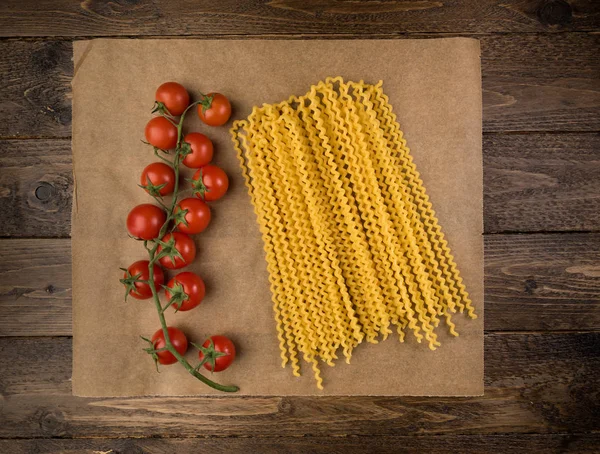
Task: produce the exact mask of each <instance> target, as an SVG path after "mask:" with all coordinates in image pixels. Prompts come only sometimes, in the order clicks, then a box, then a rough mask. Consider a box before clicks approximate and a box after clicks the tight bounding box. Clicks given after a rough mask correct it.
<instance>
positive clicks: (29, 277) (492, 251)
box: [0, 234, 600, 336]
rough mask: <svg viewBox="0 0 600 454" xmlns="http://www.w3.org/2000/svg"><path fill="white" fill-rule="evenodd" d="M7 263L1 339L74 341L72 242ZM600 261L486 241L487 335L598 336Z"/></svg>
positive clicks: (2, 250) (12, 244)
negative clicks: (575, 333) (561, 332)
mask: <svg viewBox="0 0 600 454" xmlns="http://www.w3.org/2000/svg"><path fill="white" fill-rule="evenodd" d="M0 255H1V256H2V257H3V260H2V262H0V336H70V335H71V334H72V327H71V248H70V241H69V240H68V239H62V240H61V239H55V240H52V239H48V240H35V241H32V240H2V241H0ZM598 257H600V234H538V235H489V236H486V237H485V328H486V330H488V331H516V330H525V331H554V330H588V329H590V330H593V329H598V327H599V326H600V279H599V277H600V265H599V263H598ZM124 265H126V264H124Z"/></svg>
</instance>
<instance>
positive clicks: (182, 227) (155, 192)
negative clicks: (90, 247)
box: [121, 82, 235, 386]
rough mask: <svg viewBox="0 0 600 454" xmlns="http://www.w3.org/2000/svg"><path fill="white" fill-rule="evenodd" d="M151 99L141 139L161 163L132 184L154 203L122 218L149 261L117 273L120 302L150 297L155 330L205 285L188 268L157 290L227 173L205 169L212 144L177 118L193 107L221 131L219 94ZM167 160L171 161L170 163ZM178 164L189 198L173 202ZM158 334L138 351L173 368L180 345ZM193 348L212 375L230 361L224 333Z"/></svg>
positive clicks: (184, 252) (164, 91)
mask: <svg viewBox="0 0 600 454" xmlns="http://www.w3.org/2000/svg"><path fill="white" fill-rule="evenodd" d="M155 101H156V102H155V107H154V110H153V113H158V115H157V116H155V117H153V118H152V119H151V120H150V121H149V122H148V123H147V124H146V128H145V137H146V141H147V142H148V143H149V144H150V145H151V146H152V147H153V148H154V153H155V154H156V156H157V157H159V158H160V159H161V162H154V163H152V164H150V165H148V166H146V167H145V168H144V170H143V171H142V174H141V176H140V187H142V188H143V189H144V190H145V191H146V192H147V193H148V194H149V195H150V196H152V197H153V198H154V199H155V200H156V202H157V203H158V205H154V204H149V203H144V204H141V205H138V206H136V207H134V208H133V209H132V210H131V211H130V212H129V215H128V216H127V230H128V231H129V234H130V235H131V236H132V237H133V238H135V239H138V240H142V241H144V246H145V248H146V249H147V250H148V252H149V255H150V260H139V261H137V262H135V263H133V264H132V265H131V266H129V268H127V269H123V271H124V276H123V279H121V282H122V283H123V284H124V285H125V287H126V297H127V296H128V295H129V296H132V297H134V298H136V299H150V298H154V299H155V304H156V305H157V309H158V312H159V318H160V320H161V325H162V326H163V327H166V322H165V320H164V315H163V314H164V312H165V310H166V309H167V308H169V307H170V306H173V309H174V310H175V312H178V311H182V312H184V311H189V310H192V309H194V308H195V307H197V306H199V305H200V303H201V302H202V300H203V299H204V296H205V293H206V287H205V285H204V281H203V280H202V278H201V277H200V276H198V275H197V274H195V273H192V272H190V271H184V272H180V273H178V274H176V275H175V276H173V277H172V278H171V279H170V280H169V281H168V283H167V284H166V285H164V283H165V272H164V270H163V269H168V270H179V269H181V268H184V267H186V266H188V265H189V264H191V263H192V262H193V261H194V259H195V257H196V252H197V251H196V244H195V242H194V240H193V239H192V238H191V237H190V235H192V234H198V233H201V232H202V231H204V230H205V229H206V228H207V227H208V225H209V224H210V220H211V211H210V208H209V206H208V204H207V202H212V201H215V200H218V199H220V198H221V197H223V196H224V195H225V193H226V192H227V189H228V187H229V180H228V178H227V174H226V173H225V172H224V171H223V170H222V169H221V168H219V167H217V166H215V165H212V164H210V162H211V161H212V158H213V153H214V147H213V143H212V141H211V140H210V139H209V138H208V137H207V136H205V135H204V134H201V133H198V132H190V133H188V134H185V135H183V134H182V127H183V120H184V118H185V115H186V113H187V112H188V111H189V110H190V108H191V107H193V106H197V114H198V116H199V117H200V119H201V120H202V121H203V122H204V123H205V124H206V125H209V126H221V125H223V124H225V123H227V121H228V120H229V117H230V115H231V105H230V103H229V100H228V99H227V98H226V97H225V96H223V95H222V94H220V93H209V94H208V95H201V99H200V101H197V102H194V103H191V104H190V96H189V94H188V92H187V90H186V89H185V88H184V87H183V86H182V85H181V84H179V83H176V82H167V83H164V84H162V85H161V86H160V87H158V89H157V91H156V96H155ZM177 117H180V118H179V119H178V118H177ZM167 156H172V161H171V160H169V159H168V158H167ZM180 163H182V164H183V165H185V166H187V167H189V168H191V169H197V170H196V172H195V174H194V176H193V178H192V179H191V191H192V196H191V197H187V198H184V199H183V200H181V201H178V193H179V189H180V188H179V187H178V183H179V164H180ZM165 196H171V203H170V208H169V207H168V205H169V204H166V203H165V201H164V199H163V197H165ZM159 264H160V266H159ZM163 289H164V291H165V295H166V298H167V300H168V302H167V304H166V306H164V307H163V306H162V304H161V303H160V301H159V300H158V294H159V292H161V291H162V290H163ZM166 332H167V333H168V338H165V329H163V328H161V329H159V330H158V331H156V333H154V335H153V336H152V338H151V339H150V340H148V339H145V340H147V341H148V342H149V343H150V344H151V347H149V348H147V349H145V350H146V351H147V352H148V353H150V354H151V355H152V356H153V357H154V359H155V360H156V361H157V362H158V363H160V364H173V363H175V362H178V361H180V360H181V358H177V357H176V356H175V355H174V354H173V353H175V352H177V353H178V354H179V355H183V354H184V353H185V352H186V351H187V348H188V340H187V338H186V336H185V334H184V333H183V332H182V331H180V330H179V329H177V328H175V327H167V329H166ZM194 346H195V347H196V348H197V349H198V350H199V352H198V356H199V358H200V364H201V365H203V366H204V367H205V368H206V369H208V370H210V371H213V372H218V371H221V370H224V369H226V368H227V367H229V365H230V364H231V362H232V361H233V359H234V358H235V346H234V345H233V343H232V342H231V341H230V340H229V339H227V338H226V337H224V336H212V337H209V338H208V339H207V340H206V341H205V342H204V344H203V345H202V346H196V345H195V344H194ZM173 350H174V351H173ZM183 362H184V363H185V360H183ZM198 367H200V365H199V366H198ZM196 370H197V368H196ZM201 378H202V377H201ZM211 386H212V385H211ZM217 386H219V385H217Z"/></svg>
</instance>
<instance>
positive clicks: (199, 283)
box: [165, 271, 206, 311]
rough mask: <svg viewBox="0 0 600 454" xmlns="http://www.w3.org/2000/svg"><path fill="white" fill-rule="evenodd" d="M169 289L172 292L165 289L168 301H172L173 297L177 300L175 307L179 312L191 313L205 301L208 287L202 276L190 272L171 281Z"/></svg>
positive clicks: (181, 274)
mask: <svg viewBox="0 0 600 454" xmlns="http://www.w3.org/2000/svg"><path fill="white" fill-rule="evenodd" d="M167 287H168V288H170V289H172V290H171V291H169V290H167V289H165V293H166V295H167V299H168V300H169V301H171V298H172V297H175V298H176V299H177V302H175V303H173V306H174V307H175V309H176V310H178V311H189V310H190V309H193V308H195V307H196V306H198V305H199V304H200V303H201V302H202V300H203V299H204V295H205V294H206V287H205V286H204V281H203V280H202V278H201V277H200V276H198V275H197V274H194V273H190V272H189V271H184V272H183V273H179V274H178V275H177V276H175V277H174V278H173V279H171V280H170V281H169V283H168V284H167Z"/></svg>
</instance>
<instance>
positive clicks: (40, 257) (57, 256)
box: [0, 240, 73, 336]
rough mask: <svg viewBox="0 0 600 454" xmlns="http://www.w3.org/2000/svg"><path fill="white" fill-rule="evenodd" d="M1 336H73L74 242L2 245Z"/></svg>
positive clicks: (14, 241) (5, 242) (17, 242)
mask: <svg viewBox="0 0 600 454" xmlns="http://www.w3.org/2000/svg"><path fill="white" fill-rule="evenodd" d="M0 256H2V257H3V260H2V261H0V327H1V328H0V336H2V335H5V336H6V335H10V334H11V333H13V334H15V335H20V336H62V335H68V336H70V335H71V334H72V332H73V331H72V328H73V327H72V318H71V241H70V240H2V241H0Z"/></svg>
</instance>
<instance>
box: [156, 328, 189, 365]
mask: <svg viewBox="0 0 600 454" xmlns="http://www.w3.org/2000/svg"><path fill="white" fill-rule="evenodd" d="M167 332H168V333H169V339H170V340H171V344H173V347H174V348H175V350H176V351H177V353H179V354H180V355H183V354H185V352H186V351H187V348H188V340H187V337H185V334H183V332H181V331H180V330H178V329H177V328H174V327H172V326H169V327H167ZM151 341H152V345H153V347H154V349H155V350H160V349H161V348H165V347H166V345H167V344H166V342H165V333H164V332H163V330H162V328H161V329H159V330H158V331H157V332H155V333H154V335H153V336H152V339H151ZM155 355H156V356H157V358H156V360H157V361H158V362H159V363H160V364H163V365H168V364H174V363H176V362H177V358H175V356H174V355H173V354H172V353H171V352H169V351H166V350H165V351H162V352H156V353H155Z"/></svg>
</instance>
